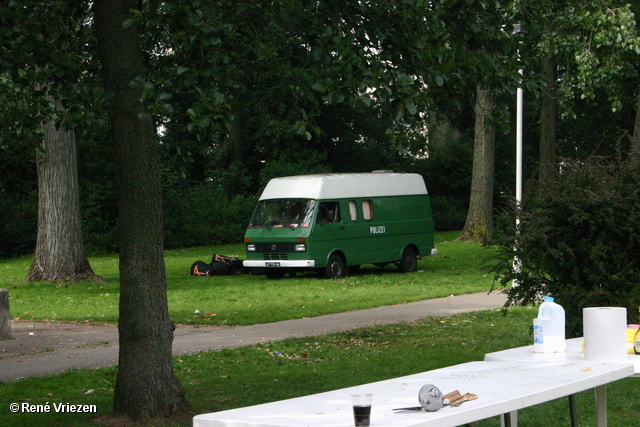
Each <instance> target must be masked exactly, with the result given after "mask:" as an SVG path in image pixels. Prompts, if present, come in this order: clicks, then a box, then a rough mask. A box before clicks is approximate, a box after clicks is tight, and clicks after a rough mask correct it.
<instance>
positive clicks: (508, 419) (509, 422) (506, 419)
mask: <svg viewBox="0 0 640 427" xmlns="http://www.w3.org/2000/svg"><path fill="white" fill-rule="evenodd" d="M500 427H518V411H513V412H509V413H507V414H503V415H502V416H501V417H500Z"/></svg>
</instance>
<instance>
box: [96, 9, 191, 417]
mask: <svg viewBox="0 0 640 427" xmlns="http://www.w3.org/2000/svg"><path fill="white" fill-rule="evenodd" d="M94 8H95V9H94V11H95V29H96V36H97V40H98V53H99V56H100V60H101V65H102V72H103V80H104V86H105V91H106V92H111V93H113V94H114V98H113V100H112V102H111V105H110V111H109V118H110V122H111V130H112V134H113V140H114V144H115V152H116V159H117V163H118V173H117V182H118V207H119V248H120V319H119V324H118V331H119V343H120V352H119V363H118V375H117V379H116V387H115V399H114V410H115V412H116V413H121V414H126V415H128V416H130V417H132V418H134V419H138V418H148V417H157V416H171V415H173V414H177V413H181V412H183V411H184V410H185V409H186V408H187V407H188V403H187V401H186V398H185V393H184V389H183V388H182V386H181V385H180V382H179V381H178V379H177V377H176V374H175V371H174V368H173V364H172V360H171V345H172V342H173V330H174V325H173V323H172V322H171V320H170V319H169V310H168V305H167V281H166V276H165V265H164V257H163V223H162V195H161V186H160V176H159V171H158V164H157V154H156V140H155V139H156V134H155V129H154V124H153V121H152V120H151V119H144V120H142V119H139V118H138V113H139V112H140V111H142V105H141V103H140V102H139V100H138V94H137V92H136V91H135V90H134V89H132V88H130V87H129V82H131V81H132V80H133V79H134V78H135V77H136V76H143V75H144V65H143V53H142V50H141V49H140V46H139V41H138V36H137V34H136V29H135V26H130V27H127V28H125V27H124V26H123V22H124V21H125V20H126V19H131V18H133V17H134V15H133V14H132V13H131V10H132V9H137V8H138V4H137V2H136V0H97V1H96V2H95V5H94Z"/></svg>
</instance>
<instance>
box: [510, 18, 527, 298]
mask: <svg viewBox="0 0 640 427" xmlns="http://www.w3.org/2000/svg"><path fill="white" fill-rule="evenodd" d="M524 33H526V31H525V29H524V24H514V25H513V34H524ZM518 59H520V50H519V49H518ZM519 72H520V84H519V85H518V87H517V89H516V209H517V212H518V214H517V215H516V247H515V248H514V251H515V250H516V249H517V247H518V239H519V238H520V215H519V211H520V205H521V203H522V116H523V103H524V92H523V90H522V77H523V76H524V69H523V68H520V70H519ZM521 268H522V264H521V261H520V259H518V256H517V255H516V256H514V258H513V272H514V273H519V272H520V271H521ZM518 285H519V283H518V281H517V280H515V279H514V280H513V283H512V286H513V287H517V286H518Z"/></svg>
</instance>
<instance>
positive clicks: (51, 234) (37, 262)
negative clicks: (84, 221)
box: [25, 102, 98, 282]
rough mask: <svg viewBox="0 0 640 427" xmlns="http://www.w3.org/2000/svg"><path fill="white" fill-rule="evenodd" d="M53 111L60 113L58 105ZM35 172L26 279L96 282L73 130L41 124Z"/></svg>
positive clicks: (60, 107) (50, 124) (59, 105)
mask: <svg viewBox="0 0 640 427" xmlns="http://www.w3.org/2000/svg"><path fill="white" fill-rule="evenodd" d="M55 107H56V111H62V110H63V107H62V104H61V103H60V102H56V103H55ZM42 132H43V135H44V139H43V143H42V149H41V150H38V151H37V153H36V165H37V170H38V236H37V240H36V249H35V253H34V257H33V262H32V264H31V267H30V268H29V271H28V272H27V276H26V277H25V280H26V281H28V282H32V281H39V280H44V281H61V280H82V279H89V280H98V277H97V276H96V275H95V273H94V272H93V270H92V268H91V265H90V264H89V261H88V259H87V257H86V255H85V252H84V243H83V238H82V226H81V223H80V201H79V190H78V160H77V153H76V139H75V134H74V132H73V131H72V130H66V129H65V128H64V127H59V128H57V127H56V123H55V120H51V121H49V122H47V123H43V124H42Z"/></svg>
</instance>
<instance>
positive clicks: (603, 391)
mask: <svg viewBox="0 0 640 427" xmlns="http://www.w3.org/2000/svg"><path fill="white" fill-rule="evenodd" d="M596 425H597V426H598V427H607V385H606V384H605V385H601V386H598V387H596Z"/></svg>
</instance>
